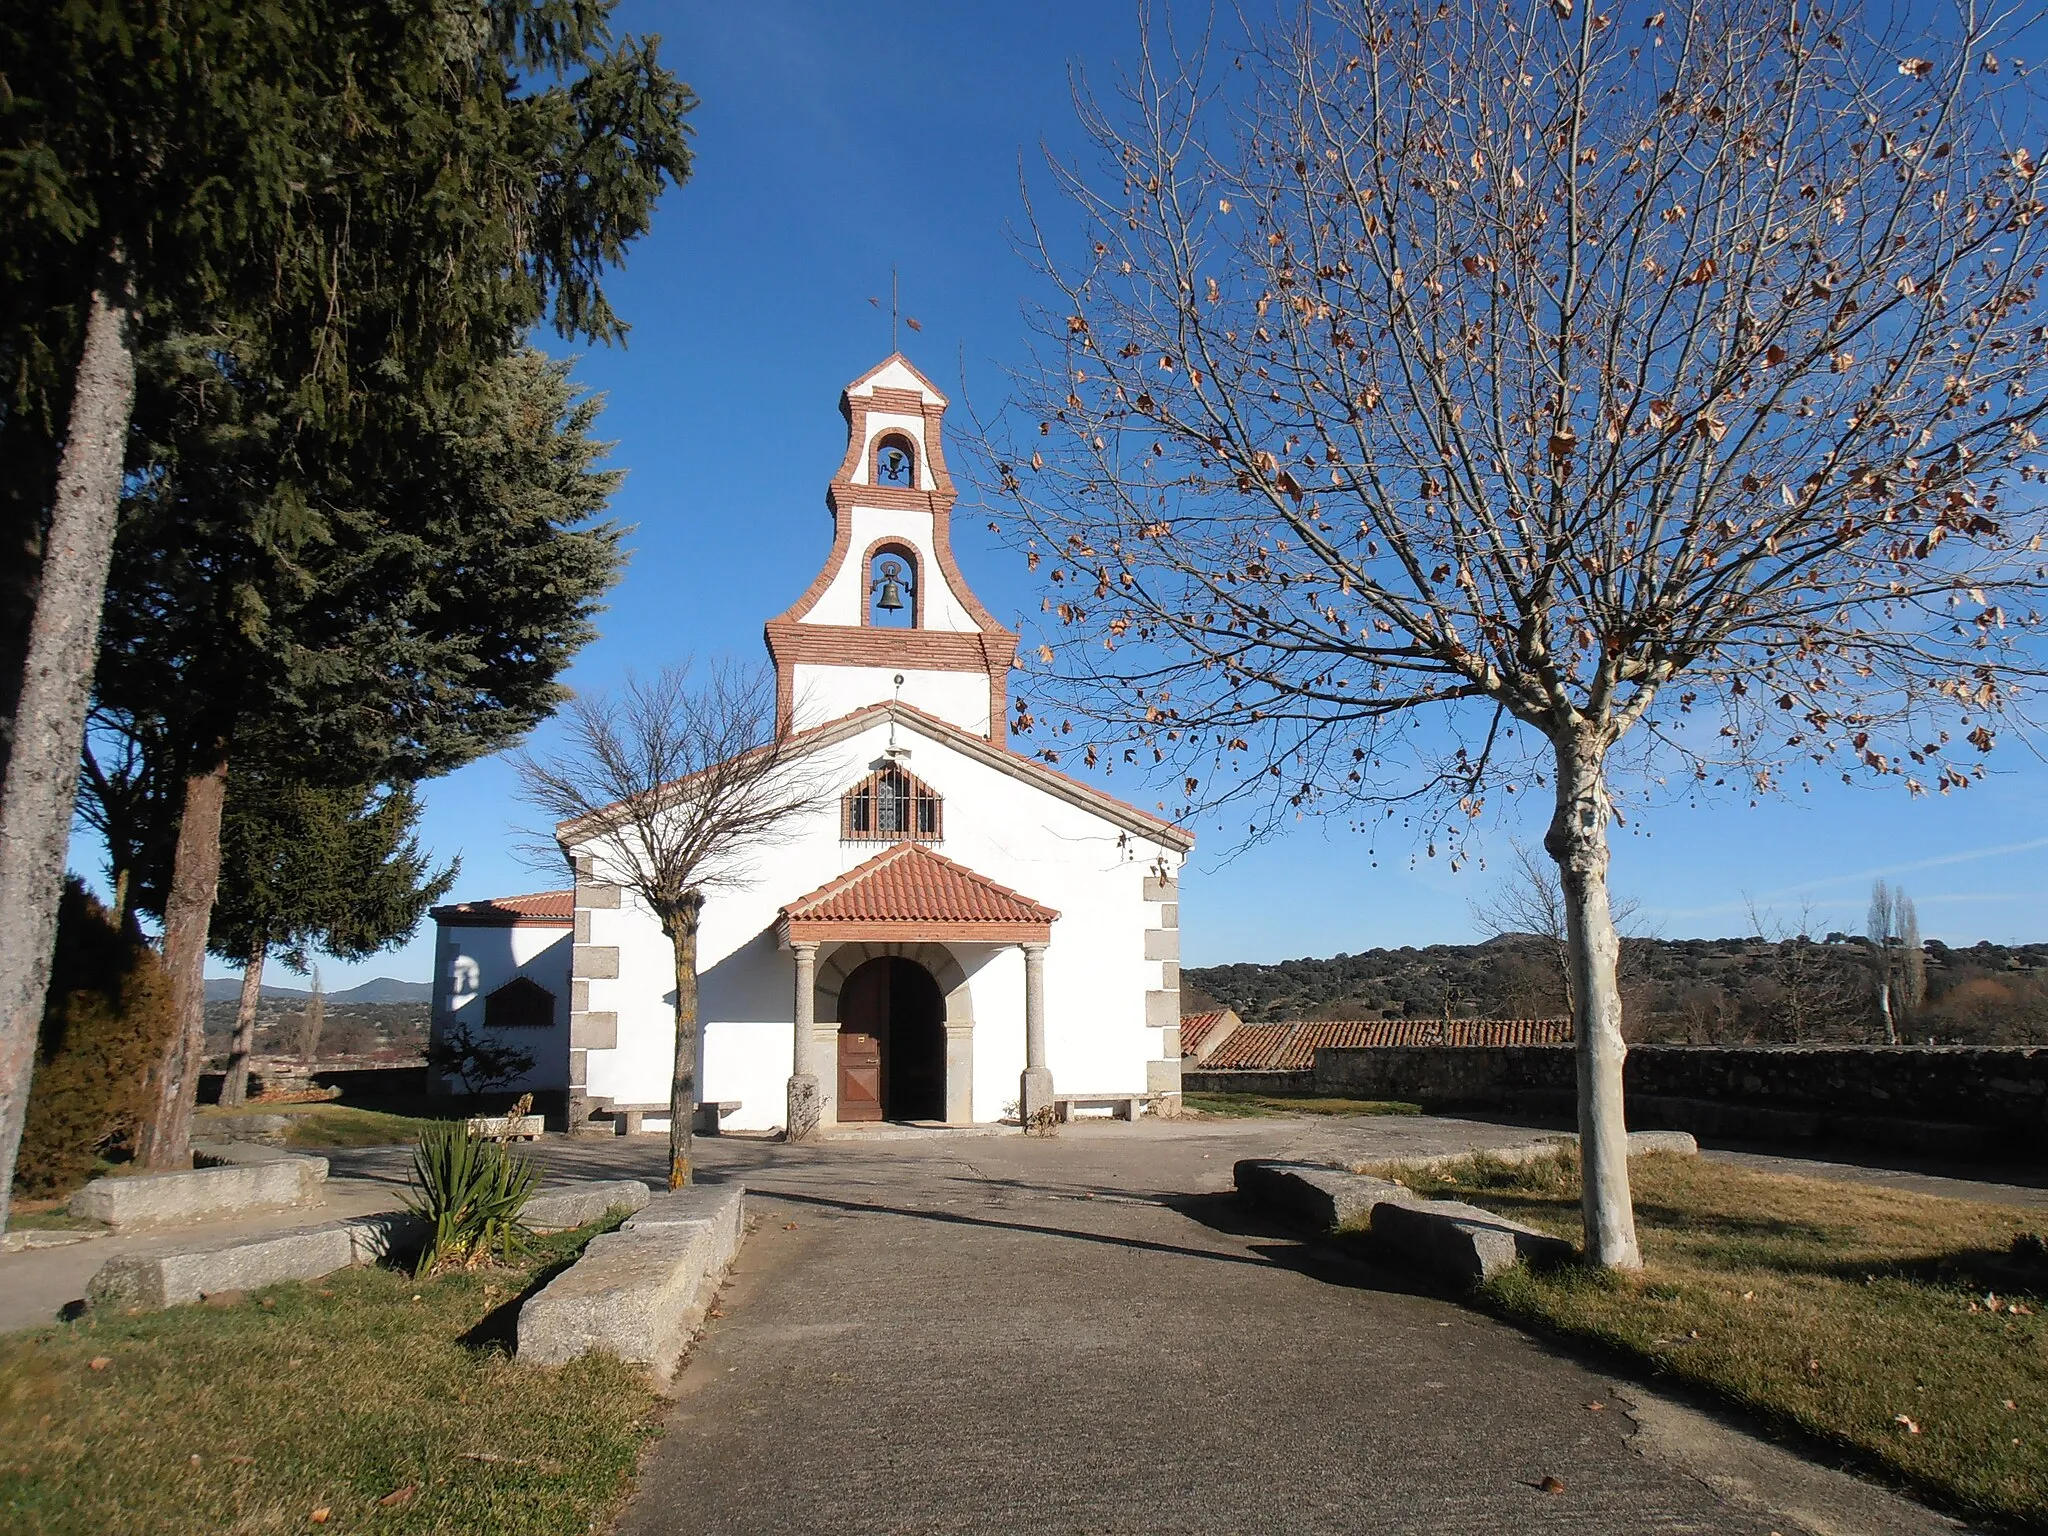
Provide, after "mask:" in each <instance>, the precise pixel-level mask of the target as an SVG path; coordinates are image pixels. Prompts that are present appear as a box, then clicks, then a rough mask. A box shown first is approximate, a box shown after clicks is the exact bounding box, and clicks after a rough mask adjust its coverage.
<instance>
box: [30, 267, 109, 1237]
mask: <svg viewBox="0 0 2048 1536" xmlns="http://www.w3.org/2000/svg"><path fill="white" fill-rule="evenodd" d="M134 303H135V296H134V291H133V289H132V288H131V286H130V284H129V281H128V274H127V268H126V266H125V264H124V263H123V262H122V261H121V260H120V258H119V256H118V254H117V255H116V257H115V259H114V260H113V262H112V263H111V264H110V274H109V279H108V281H107V282H105V283H103V284H102V285H101V286H100V288H99V289H98V291H96V292H95V293H94V294H93V296H92V302H91V305H90V307H89V309H88V310H87V313H86V320H85V343H84V348H83V350H82V351H81V352H80V354H79V358H78V374H77V385H76V388H75V390H74V392H73V394H72V397H71V415H70V419H69V420H68V421H67V422H66V423H65V428H64V452H63V456H62V457H61V459H60V460H59V462H58V466H57V492H56V497H55V499H54V501H53V503H52V506H51V509H50V531H49V535H48V537H47V539H46V540H45V542H44V545H43V568H42V575H41V578H40V583H39V585H38V588H37V591H36V605H35V614H34V616H33V618H31V620H30V627H29V636H28V656H27V661H26V664H25V666H24V667H23V669H22V683H21V695H20V700H19V702H18V704H17V706H16V710H15V717H14V740H13V745H12V750H11V752H10V755H9V757H8V760H7V782H6V786H5V789H4V791H0V913H5V914H6V918H5V921H0V1226H4V1225H5V1224H6V1220H7V1211H8V1206H9V1204H10V1197H11V1195H12V1193H13V1189H14V1159H15V1154H16V1153H17V1152H18V1151H19V1150H20V1146H21V1126H22V1120H23V1117H24V1116H25V1115H26V1114H27V1112H28V1084H29V1075H30V1073H31V1072H32V1071H33V1070H34V1068H35V1045H36V1035H37V1033H38V1030H39V1028H40V1026H41V1024H42V1018H43V994H44V992H45V991H47V990H48V988H49V984H50V952H51V950H52V948H53V947H54V946H55V944H56V942H57V900H58V897H59V896H60V895H61V894H62V892H63V888H64V854H65V850H66V849H67V848H68V847H69V845H70V841H71V813H72V806H73V804H74V802H75V801H76V800H77V798H78V755H79V744H80V742H81V741H83V740H84V737H85V707H86V699H87V697H88V695H89V694H90V693H91V691H92V674H93V665H94V663H95V662H96V661H97V660H98V655H99V629H100V605H101V603H102V602H103V601H104V599H105V597H106V589H107V566H108V563H109V562H110V561H111V560H112V559H113V554H114V524H115V519H116V516H117V514H118V513H119V510H120V505H121V470H122V463H123V458H124V454H125V451H126V446H127V438H128V419H129V415H130V413H131V412H132V410H133V408H134V404H135V354H134V352H133V351H132V350H131V347H130V341H129V336H128V326H129V323H130V320H131V317H132V313H133V309H134Z"/></svg>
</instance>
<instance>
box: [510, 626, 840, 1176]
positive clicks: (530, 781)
mask: <svg viewBox="0 0 2048 1536" xmlns="http://www.w3.org/2000/svg"><path fill="white" fill-rule="evenodd" d="M564 714H565V715H566V716H567V721H566V724H567V730H568V740H567V742H566V744H565V745H564V747H563V748H562V750H561V751H559V752H557V753H555V754H554V755H552V756H550V757H545V758H543V757H539V756H536V755H535V754H533V753H531V752H522V753H521V754H519V755H518V756H517V757H516V758H514V759H513V761H514V764H515V765H516V766H517V768H518V770H519V778H520V782H521V784H522V785H523V786H524V789H525V793H526V799H527V801H528V803H530V804H531V805H533V806H534V807H535V808H537V809H538V810H540V811H541V812H542V813H543V814H545V815H547V816H550V817H552V818H553V819H554V820H555V822H556V826H555V828H554V836H555V838H556V840H557V841H558V842H559V845H560V847H561V850H562V851H563V852H564V853H566V854H570V855H571V856H572V857H573V856H574V850H575V849H578V848H587V849H590V850H592V851H593V857H594V862H595V864H596V866H597V870H598V877H599V878H601V879H604V880H608V881H610V882H612V883H614V884H617V885H622V886H624V887H625V888H626V889H627V890H629V891H631V892H632V893H633V894H634V895H635V896H636V897H638V898H639V900H640V901H641V902H642V903H643V904H645V906H646V907H647V910H648V911H650V912H652V913H653V914H654V917H655V920H656V921H657V922H659V923H660V924H661V931H662V934H663V936H664V937H666V938H667V939H668V941H669V947H670V949H671V950H672V951H673V955H674V961H675V978H676V1033H675V1051H674V1071H673V1072H672V1073H671V1076H670V1085H669V1121H668V1125H669V1131H668V1146H669V1173H668V1187H669V1188H670V1189H680V1188H681V1187H682V1186H683V1185H685V1184H688V1183H689V1182H690V1180H691V1177H692V1167H691V1154H690V1147H691V1131H692V1129H693V1123H694V1121H695V1119H696V1115H697V1096H698V1082H697V1079H698V1071H699V1066H700V1062H701V1059H702V1051H701V1048H700V1042H699V1035H700V1033H701V1028H702V1026H701V1023H700V1021H699V1019H698V1017H697V931H698V925H699V923H700V922H701V921H702V919H703V916H704V899H705V896H706V894H707V893H708V892H710V891H712V890H715V889H717V888H718V887H719V886H720V885H723V884H726V883H728V882H730V881H733V880H736V879H743V878H744V877H745V874H746V870H747V860H748V856H749V855H750V854H751V853H752V852H754V851H755V850H757V849H759V848H762V847H764V846H767V845H769V844H772V843H775V842H777V841H779V840H780V839H782V838H783V837H786V836H787V835H789V834H790V833H791V832H792V831H794V830H795V826H796V823H797V822H798V821H799V820H801V819H802V818H803V817H805V816H806V815H808V814H809V813H811V812H812V811H814V810H815V809H816V808H817V807H818V806H820V805H822V804H824V803H825V801H826V799H827V797H828V796H829V794H830V793H831V791H830V789H829V788H828V787H827V786H826V785H825V784H824V783H823V781H821V780H820V779H819V778H818V777H817V775H816V773H815V772H814V771H813V770H812V768H811V766H810V764H809V763H808V762H807V761H806V754H805V752H804V750H803V747H802V744H801V742H800V741H799V740H798V739H797V738H796V737H795V735H794V734H793V731H792V727H791V726H790V724H789V722H788V718H787V716H785V715H783V714H781V713H780V712H779V711H778V710H777V709H776V707H775V686H774V680H773V679H772V678H770V677H767V676H765V675H763V674H761V673H758V672H749V671H742V670H739V669H737V668H732V667H718V668H713V669H711V670H710V671H709V672H708V673H707V674H706V675H704V676H702V677H693V676H692V675H691V668H690V664H689V663H688V662H684V663H682V664H680V665H677V666H673V667H666V668H664V669H663V670H662V671H661V672H659V673H657V674H656V675H655V676H654V677H652V678H631V677H629V678H628V679H627V680H626V685H625V687H624V688H623V689H622V690H621V691H620V693H619V694H618V695H616V696H608V695H604V694H579V695H578V696H577V697H575V698H573V699H571V700H570V702H569V705H568V707H567V709H566V710H565V711H564ZM536 852H541V850H540V849H536ZM801 1087H802V1085H800V1084H798V1083H797V1082H796V1081H795V1080H792V1082H791V1086H790V1131H791V1134H792V1136H793V1137H797V1138H799V1139H800V1138H801V1130H800V1128H799V1124H798V1122H799V1120H800V1118H801V1115H802V1113H803V1106H801V1105H800V1104H799V1102H798V1100H799V1098H800V1096H801ZM809 1089H810V1100H809V1113H810V1114H811V1116H812V1118H813V1119H814V1120H815V1117H816V1114H817V1102H816V1095H817V1084H816V1083H815V1082H813V1083H811V1084H810V1085H809Z"/></svg>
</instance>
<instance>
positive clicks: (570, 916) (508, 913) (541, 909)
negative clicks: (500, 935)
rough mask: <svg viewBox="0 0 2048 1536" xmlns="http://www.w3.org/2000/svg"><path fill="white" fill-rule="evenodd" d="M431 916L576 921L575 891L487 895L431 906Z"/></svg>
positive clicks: (481, 920)
mask: <svg viewBox="0 0 2048 1536" xmlns="http://www.w3.org/2000/svg"><path fill="white" fill-rule="evenodd" d="M432 916H433V918H434V920H435V921H436V922H441V923H447V922H455V923H472V924H485V923H517V922H519V921H521V920H525V921H527V922H562V923H573V922H574V921H575V920H576V893H575V891H573V890H568V891H535V892H534V893H533V894H531V895H528V896H490V897H486V898H485V899H484V900H482V901H458V902H455V903H453V904H452V905H449V906H445V907H436V908H434V910H433V913H432Z"/></svg>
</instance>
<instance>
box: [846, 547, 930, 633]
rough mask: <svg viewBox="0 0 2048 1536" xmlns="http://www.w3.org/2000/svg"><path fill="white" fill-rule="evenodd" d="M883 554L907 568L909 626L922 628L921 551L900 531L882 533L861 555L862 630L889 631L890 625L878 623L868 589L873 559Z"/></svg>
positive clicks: (873, 567) (872, 569)
mask: <svg viewBox="0 0 2048 1536" xmlns="http://www.w3.org/2000/svg"><path fill="white" fill-rule="evenodd" d="M883 555H893V556H896V557H898V558H900V559H901V560H902V561H903V563H904V564H905V565H907V566H909V567H910V627H911V628H912V629H923V628H924V627H925V624H924V569H925V567H924V554H923V552H922V551H921V550H919V549H918V547H917V545H916V544H915V543H914V542H913V541H911V540H909V539H906V538H905V537H904V536H903V535H902V534H900V533H885V534H883V535H882V536H881V537H880V538H879V539H876V540H875V541H874V543H872V544H870V545H869V546H868V549H867V553H866V554H864V555H862V556H861V557H860V622H861V628H863V629H881V630H888V629H889V628H890V626H888V625H886V624H877V623H876V622H875V614H874V608H875V603H874V595H873V593H872V592H871V591H870V590H869V586H868V583H869V580H870V578H871V577H872V576H873V574H874V569H875V561H876V560H878V559H880V558H881V557H882V556H883Z"/></svg>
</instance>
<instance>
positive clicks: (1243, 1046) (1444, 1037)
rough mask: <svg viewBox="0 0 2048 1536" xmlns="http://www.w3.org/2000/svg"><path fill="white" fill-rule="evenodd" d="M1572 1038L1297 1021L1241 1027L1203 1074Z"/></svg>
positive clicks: (1559, 1025) (1496, 1029)
mask: <svg viewBox="0 0 2048 1536" xmlns="http://www.w3.org/2000/svg"><path fill="white" fill-rule="evenodd" d="M1571 1038H1572V1021H1571V1020H1570V1019H1449V1020H1445V1019H1296V1020H1293V1021H1291V1022H1289V1023H1285V1024H1244V1025H1240V1026H1239V1027H1238V1028H1237V1029H1236V1030H1234V1031H1233V1032H1232V1033H1231V1035H1230V1037H1229V1038H1228V1039H1227V1040H1225V1041H1224V1042H1223V1043H1222V1044H1221V1045H1219V1046H1218V1047H1217V1048H1216V1052H1215V1054H1214V1055H1212V1056H1211V1057H1210V1058H1209V1059H1208V1060H1207V1061H1205V1062H1203V1063H1202V1069H1203V1070H1204V1071H1242V1072H1255V1071H1257V1072H1274V1071H1279V1072H1287V1071H1301V1070H1304V1069H1306V1068H1309V1067H1312V1066H1314V1065H1315V1059H1316V1052H1317V1051H1318V1050H1320V1049H1323V1048H1324V1047H1333V1048H1335V1047H1345V1046H1353V1047H1356V1046H1385V1045H1411V1046H1412V1045H1453V1046H1481V1045H1568V1044H1570V1043H1571ZM1182 1048H1183V1049H1185V1048H1186V1047H1185V1045H1183V1047H1182Z"/></svg>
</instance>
